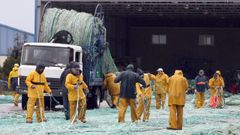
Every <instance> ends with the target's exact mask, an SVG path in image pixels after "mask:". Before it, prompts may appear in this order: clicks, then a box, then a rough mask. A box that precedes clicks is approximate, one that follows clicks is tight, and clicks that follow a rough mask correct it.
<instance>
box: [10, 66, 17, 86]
mask: <svg viewBox="0 0 240 135" xmlns="http://www.w3.org/2000/svg"><path fill="white" fill-rule="evenodd" d="M17 78H18V68H17V67H13V68H12V71H11V72H10V73H9V76H8V88H9V89H10V87H11V83H12V82H11V81H17Z"/></svg>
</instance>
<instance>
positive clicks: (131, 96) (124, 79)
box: [114, 64, 146, 123]
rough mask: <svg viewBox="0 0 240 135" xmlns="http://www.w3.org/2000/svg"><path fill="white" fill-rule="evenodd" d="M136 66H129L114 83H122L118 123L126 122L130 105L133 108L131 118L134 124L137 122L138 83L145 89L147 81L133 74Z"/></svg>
mask: <svg viewBox="0 0 240 135" xmlns="http://www.w3.org/2000/svg"><path fill="white" fill-rule="evenodd" d="M133 69H134V66H133V65H132V64H129V65H128V66H127V70H126V71H123V72H122V73H120V75H118V76H117V77H116V78H115V80H114V82H115V83H118V82H121V85H120V101H119V113H118V122H119V123H124V122H125V120H124V119H125V112H126V110H127V107H128V105H130V108H131V118H132V122H136V121H137V119H138V118H137V111H136V94H137V93H136V83H137V82H139V83H141V84H142V85H143V88H145V87H146V83H145V81H144V80H143V79H142V78H141V77H140V76H139V75H138V74H137V73H134V72H133Z"/></svg>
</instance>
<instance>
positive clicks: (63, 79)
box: [60, 64, 71, 120]
mask: <svg viewBox="0 0 240 135" xmlns="http://www.w3.org/2000/svg"><path fill="white" fill-rule="evenodd" d="M69 73H71V65H70V64H68V65H67V67H66V68H65V70H64V71H63V72H62V74H61V76H60V83H61V87H62V98H63V108H64V113H65V119H66V120H69V119H70V117H69V102H68V90H67V88H66V86H65V82H66V76H67V75H68V74H69Z"/></svg>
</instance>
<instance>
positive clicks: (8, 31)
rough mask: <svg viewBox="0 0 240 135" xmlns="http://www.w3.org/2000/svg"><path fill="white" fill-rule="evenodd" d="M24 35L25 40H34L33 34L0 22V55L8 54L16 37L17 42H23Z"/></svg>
mask: <svg viewBox="0 0 240 135" xmlns="http://www.w3.org/2000/svg"><path fill="white" fill-rule="evenodd" d="M24 35H26V36H27V38H26V39H27V42H32V41H34V35H33V34H31V33H28V32H25V31H21V30H18V29H15V28H12V27H9V26H6V25H2V24H0V56H7V55H8V54H9V51H10V50H11V48H12V47H13V46H14V44H15V39H16V38H17V37H18V38H19V42H23V41H24Z"/></svg>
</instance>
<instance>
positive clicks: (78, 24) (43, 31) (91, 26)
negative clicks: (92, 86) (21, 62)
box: [39, 8, 117, 74]
mask: <svg viewBox="0 0 240 135" xmlns="http://www.w3.org/2000/svg"><path fill="white" fill-rule="evenodd" d="M61 30H66V31H68V32H70V33H71V35H72V36H73V40H74V42H73V44H74V45H79V46H91V47H93V48H95V49H97V47H96V46H95V45H96V42H97V40H98V39H97V38H98V37H99V36H98V35H103V36H104V40H105V41H104V42H106V28H105V27H104V25H103V21H102V20H101V19H99V18H97V17H94V16H93V15H92V14H88V13H84V12H77V11H74V10H65V9H57V8H48V9H46V11H45V14H44V16H43V20H42V24H41V27H40V34H39V42H49V41H50V40H51V38H52V37H53V35H54V34H56V33H57V32H59V31H61ZM101 62H102V64H100V63H99V65H102V67H101V70H102V71H101V72H102V73H104V74H105V73H106V72H107V70H108V71H111V72H117V67H116V65H115V63H114V61H113V59H112V56H111V53H110V50H109V48H108V47H107V48H106V49H105V51H104V53H103V56H102V60H101Z"/></svg>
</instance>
